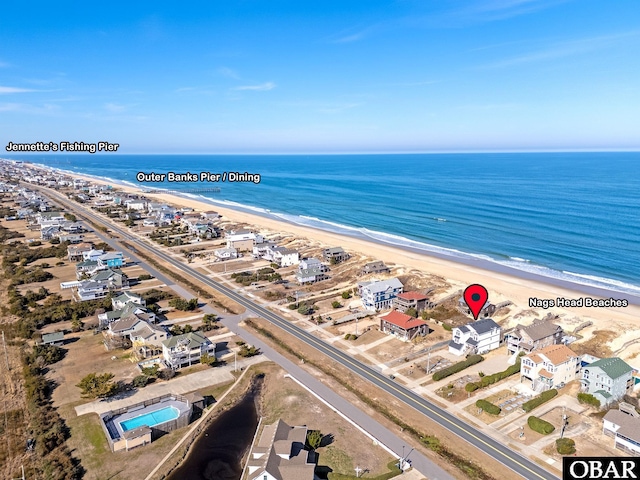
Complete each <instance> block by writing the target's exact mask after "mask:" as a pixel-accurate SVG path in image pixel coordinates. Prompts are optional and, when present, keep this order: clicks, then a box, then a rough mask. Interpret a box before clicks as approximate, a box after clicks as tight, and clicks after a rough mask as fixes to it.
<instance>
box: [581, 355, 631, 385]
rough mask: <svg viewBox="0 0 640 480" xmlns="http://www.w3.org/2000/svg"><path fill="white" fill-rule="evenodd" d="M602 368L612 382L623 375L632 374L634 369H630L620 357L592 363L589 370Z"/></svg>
mask: <svg viewBox="0 0 640 480" xmlns="http://www.w3.org/2000/svg"><path fill="white" fill-rule="evenodd" d="M593 367H600V368H601V369H602V371H603V372H604V373H606V374H607V375H608V376H609V377H610V378H611V379H612V380H615V379H616V378H618V377H621V376H622V375H624V374H626V373H629V372H632V371H633V368H632V367H630V366H629V365H628V364H627V363H626V362H625V361H624V360H621V359H620V358H618V357H613V358H603V359H601V360H598V361H596V362H593V363H590V364H589V368H593Z"/></svg>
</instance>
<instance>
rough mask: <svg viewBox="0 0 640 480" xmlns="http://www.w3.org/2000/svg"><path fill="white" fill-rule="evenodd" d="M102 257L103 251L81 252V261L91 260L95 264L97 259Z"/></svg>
mask: <svg viewBox="0 0 640 480" xmlns="http://www.w3.org/2000/svg"><path fill="white" fill-rule="evenodd" d="M102 255H104V250H93V249H92V250H89V251H87V252H82V259H83V260H85V261H86V260H93V261H95V262H97V261H98V258H100V257H101V256H102Z"/></svg>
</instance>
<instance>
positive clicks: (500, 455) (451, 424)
mask: <svg viewBox="0 0 640 480" xmlns="http://www.w3.org/2000/svg"><path fill="white" fill-rule="evenodd" d="M47 193H50V194H52V196H55V197H56V198H57V199H58V201H60V202H61V203H64V204H67V205H68V206H69V207H70V208H72V209H73V210H75V211H77V210H78V206H77V205H73V204H71V202H70V201H68V200H67V199H66V198H65V197H63V196H62V195H60V194H58V193H57V192H51V191H49V190H47ZM81 216H85V217H86V218H88V219H90V220H92V221H93V222H95V223H97V224H104V220H103V219H102V218H101V217H99V216H97V215H96V214H94V213H93V212H90V211H89V210H87V209H84V208H83V209H82V213H81ZM109 228H110V229H111V230H112V231H113V232H114V233H117V234H118V235H120V236H121V237H122V238H123V239H125V240H127V241H129V242H131V243H134V244H137V245H139V246H140V247H142V248H144V249H148V248H149V245H147V244H146V243H144V242H143V241H142V240H140V239H138V238H136V237H134V236H132V235H131V234H130V233H129V232H127V231H126V230H125V229H122V228H120V227H117V226H113V225H110V226H109ZM153 252H154V255H155V257H156V258H157V259H158V260H161V261H164V262H167V263H168V264H170V265H172V266H174V267H175V268H176V269H177V270H181V271H182V272H184V273H186V274H188V275H190V276H191V277H193V278H194V279H196V280H198V281H200V282H202V283H203V284H205V285H208V286H210V287H212V288H214V289H215V290H217V291H218V292H220V293H222V294H223V295H225V296H227V297H229V298H230V299H232V300H234V301H236V302H238V303H239V304H240V305H242V306H244V307H245V308H247V309H249V310H252V311H253V312H255V313H256V314H258V315H259V316H261V317H263V318H264V319H266V320H268V321H270V322H272V323H273V324H274V325H276V326H278V327H279V328H281V329H283V330H284V331H286V332H287V333H289V334H291V335H293V336H294V337H296V338H298V339H299V340H301V341H303V342H305V343H306V344H308V345H309V346H312V347H314V348H316V349H317V350H319V351H320V352H322V353H323V354H325V355H327V356H328V357H330V358H331V359H333V360H334V361H336V362H338V363H340V364H341V365H343V366H344V367H346V368H347V369H349V370H350V371H351V372H353V373H355V374H357V375H359V376H360V377H362V378H363V379H365V380H367V381H369V382H371V383H373V384H375V385H377V386H378V387H379V388H381V389H383V390H384V391H385V392H387V393H389V394H390V395H392V396H394V397H395V398H397V399H398V400H400V401H401V402H403V403H405V404H406V405H408V406H410V407H412V408H414V409H415V410H417V411H418V412H420V413H422V414H423V415H425V416H426V417H428V418H430V419H431V420H433V421H434V422H436V423H438V424H440V425H441V426H442V427H444V428H446V429H447V430H449V431H451V432H452V433H454V434H455V435H457V436H458V437H460V438H461V439H462V440H463V441H464V442H466V443H468V444H470V445H473V446H475V447H477V448H478V449H480V450H481V451H483V452H484V453H486V454H487V455H489V456H491V457H493V458H494V459H495V460H497V461H499V462H500V463H502V464H504V465H505V466H507V467H508V468H510V469H511V470H513V471H514V472H516V473H517V474H518V475H520V476H521V477H523V478H526V479H531V480H538V479H545V480H555V479H557V478H558V477H557V476H556V475H554V474H553V473H551V472H549V471H548V470H546V469H544V468H543V467H541V466H539V465H537V464H536V463H534V462H532V461H531V460H529V459H528V458H526V457H524V456H523V455H521V454H519V453H518V452H515V451H513V450H512V449H510V448H509V447H508V446H506V445H503V444H502V443H500V442H498V441H497V440H495V439H493V438H492V437H490V436H488V435H486V434H485V433H483V432H482V431H480V430H478V429H476V428H474V427H472V426H470V425H468V424H466V423H465V422H464V421H463V420H461V419H459V418H457V417H456V416H454V415H452V414H451V413H449V412H447V411H446V410H444V409H442V408H440V407H438V406H437V405H434V404H432V403H431V402H429V401H428V400H426V399H424V398H423V397H421V396H419V395H417V394H416V393H414V392H413V391H411V390H409V389H407V388H404V387H403V386H401V385H398V384H397V383H396V382H394V381H392V380H390V379H389V378H387V377H386V376H385V375H382V374H381V373H380V372H378V371H376V370H374V369H372V368H371V367H369V366H367V365H365V364H363V363H361V362H359V361H357V360H355V359H354V358H352V357H351V356H349V355H348V354H346V353H345V352H343V351H341V350H339V349H337V348H336V347H334V346H333V345H330V344H328V343H326V342H324V341H322V340H320V339H318V338H316V337H315V336H313V335H312V334H310V333H308V332H307V331H306V330H303V329H301V328H300V327H298V326H296V325H293V324H291V322H289V321H287V320H285V319H284V318H282V317H280V316H279V315H276V314H275V313H273V312H271V311H270V310H267V309H266V308H264V307H263V306H261V305H259V304H257V303H255V302H254V301H252V300H251V299H249V298H247V297H245V296H244V295H242V294H240V293H238V292H237V291H235V290H233V289H231V288H229V287H227V286H225V285H223V284H220V283H218V282H216V281H214V280H212V279H211V278H209V277H207V276H206V275H204V274H202V273H200V272H198V271H197V270H195V269H193V268H191V267H190V266H188V265H186V264H183V263H181V262H180V261H178V260H176V259H174V258H173V257H171V256H170V255H168V254H166V253H165V252H163V251H161V250H160V249H158V250H154V251H153Z"/></svg>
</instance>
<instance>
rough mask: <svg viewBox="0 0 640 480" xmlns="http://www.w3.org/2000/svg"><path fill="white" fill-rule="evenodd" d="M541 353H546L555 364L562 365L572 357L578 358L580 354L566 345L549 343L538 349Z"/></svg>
mask: <svg viewBox="0 0 640 480" xmlns="http://www.w3.org/2000/svg"><path fill="white" fill-rule="evenodd" d="M538 353H539V354H540V355H544V356H545V357H547V358H548V359H549V361H550V362H551V363H552V364H553V365H560V364H562V363H565V362H566V361H568V360H569V359H571V358H577V357H578V354H577V353H575V352H574V351H573V350H571V349H570V348H569V347H567V346H566V345H549V346H547V347H544V348H541V349H540V350H538Z"/></svg>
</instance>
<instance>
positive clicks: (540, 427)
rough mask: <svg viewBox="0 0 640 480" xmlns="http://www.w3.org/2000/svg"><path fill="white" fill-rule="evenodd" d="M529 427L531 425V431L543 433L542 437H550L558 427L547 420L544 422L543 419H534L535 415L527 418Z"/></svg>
mask: <svg viewBox="0 0 640 480" xmlns="http://www.w3.org/2000/svg"><path fill="white" fill-rule="evenodd" d="M527 425H529V428H530V429H531V430H533V431H534V432H538V433H541V434H542V435H549V434H550V433H551V432H553V431H554V430H555V429H556V427H554V426H553V425H552V424H551V423H549V422H547V421H546V420H542V419H541V418H538V417H534V416H533V415H531V416H530V417H529V418H527Z"/></svg>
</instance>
